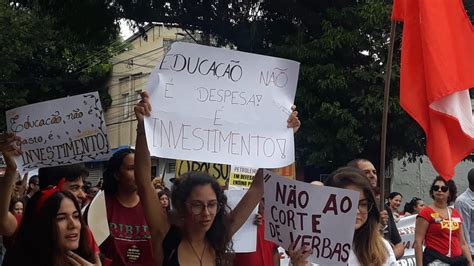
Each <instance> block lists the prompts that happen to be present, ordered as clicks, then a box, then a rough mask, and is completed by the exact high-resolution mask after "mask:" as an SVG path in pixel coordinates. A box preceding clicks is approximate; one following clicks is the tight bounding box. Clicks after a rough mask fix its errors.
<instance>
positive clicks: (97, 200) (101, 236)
mask: <svg viewBox="0 0 474 266" xmlns="http://www.w3.org/2000/svg"><path fill="white" fill-rule="evenodd" d="M82 213H83V214H84V210H83V211H82ZM104 218H105V219H104ZM87 224H88V225H89V229H90V230H91V231H92V234H93V235H94V240H95V241H96V243H97V245H101V244H102V242H104V241H105V240H106V239H107V237H109V235H110V229H109V223H108V221H107V208H106V206H105V193H104V191H103V190H100V191H99V192H98V193H97V195H95V197H94V199H93V200H92V202H91V203H90V205H89V211H88V212H87Z"/></svg>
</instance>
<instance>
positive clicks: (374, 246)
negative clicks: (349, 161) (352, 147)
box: [325, 167, 389, 265]
mask: <svg viewBox="0 0 474 266" xmlns="http://www.w3.org/2000/svg"><path fill="white" fill-rule="evenodd" d="M325 185H326V186H330V187H338V188H346V187H348V186H351V185H352V186H355V187H357V188H359V189H361V190H362V191H363V193H364V195H365V198H366V199H367V201H368V202H369V204H371V205H372V208H371V209H370V211H369V213H368V217H367V221H366V222H365V224H363V225H362V226H361V227H360V228H359V229H357V230H355V231H354V239H353V241H352V249H353V250H354V254H355V255H356V257H357V259H358V260H359V262H360V264H361V265H383V264H384V263H385V261H386V260H387V258H388V256H389V253H388V250H387V249H386V247H385V244H384V243H383V240H382V236H381V235H380V232H379V220H380V213H379V210H378V208H377V205H376V200H375V196H374V194H373V191H372V188H371V186H370V183H369V181H368V180H367V178H366V177H365V176H364V175H362V174H361V172H360V170H358V169H354V168H352V167H344V168H341V169H338V170H336V171H335V173H333V174H331V175H330V176H329V178H328V179H327V180H326V183H325Z"/></svg>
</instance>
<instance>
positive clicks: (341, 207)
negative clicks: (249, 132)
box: [264, 171, 359, 265]
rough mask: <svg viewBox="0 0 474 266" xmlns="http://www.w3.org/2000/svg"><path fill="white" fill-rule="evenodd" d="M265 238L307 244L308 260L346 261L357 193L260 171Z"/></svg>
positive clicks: (353, 223) (353, 222) (356, 206)
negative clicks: (262, 174) (263, 199)
mask: <svg viewBox="0 0 474 266" xmlns="http://www.w3.org/2000/svg"><path fill="white" fill-rule="evenodd" d="M264 181H265V188H264V189H265V239H266V240H269V241H272V242H274V243H276V244H278V245H279V246H282V247H284V248H288V247H289V246H290V244H291V243H295V248H296V250H297V249H300V248H301V247H302V246H303V245H304V246H307V247H309V248H311V249H312V250H313V254H312V255H311V256H310V257H309V260H310V261H311V262H315V263H319V264H321V265H347V260H348V259H349V253H350V250H351V246H352V238H353V236H354V227H355V220H356V212H357V208H358V206H359V205H358V203H359V201H358V198H359V193H358V192H355V191H352V190H347V189H340V188H333V187H320V186H313V185H311V184H308V183H304V182H300V181H295V180H291V179H288V178H284V177H280V176H278V175H276V174H274V173H272V172H270V171H265V172H264Z"/></svg>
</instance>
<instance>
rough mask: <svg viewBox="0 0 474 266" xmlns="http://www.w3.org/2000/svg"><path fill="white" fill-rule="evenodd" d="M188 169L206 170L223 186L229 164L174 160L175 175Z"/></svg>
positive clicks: (227, 174)
mask: <svg viewBox="0 0 474 266" xmlns="http://www.w3.org/2000/svg"><path fill="white" fill-rule="evenodd" d="M189 171H196V172H206V173H208V174H209V175H210V176H212V177H214V178H215V179H216V181H217V182H219V185H221V186H225V185H226V181H227V180H228V178H229V175H230V166H229V165H226V164H218V163H205V162H195V161H182V160H176V172H175V175H176V177H178V176H180V175H182V174H184V173H186V172H189Z"/></svg>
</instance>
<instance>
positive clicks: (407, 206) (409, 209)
mask: <svg viewBox="0 0 474 266" xmlns="http://www.w3.org/2000/svg"><path fill="white" fill-rule="evenodd" d="M420 200H421V199H420V198H418V197H413V198H412V199H411V200H410V201H409V202H407V203H405V207H403V211H404V212H408V213H410V214H415V207H416V206H417V205H418V201H420Z"/></svg>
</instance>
